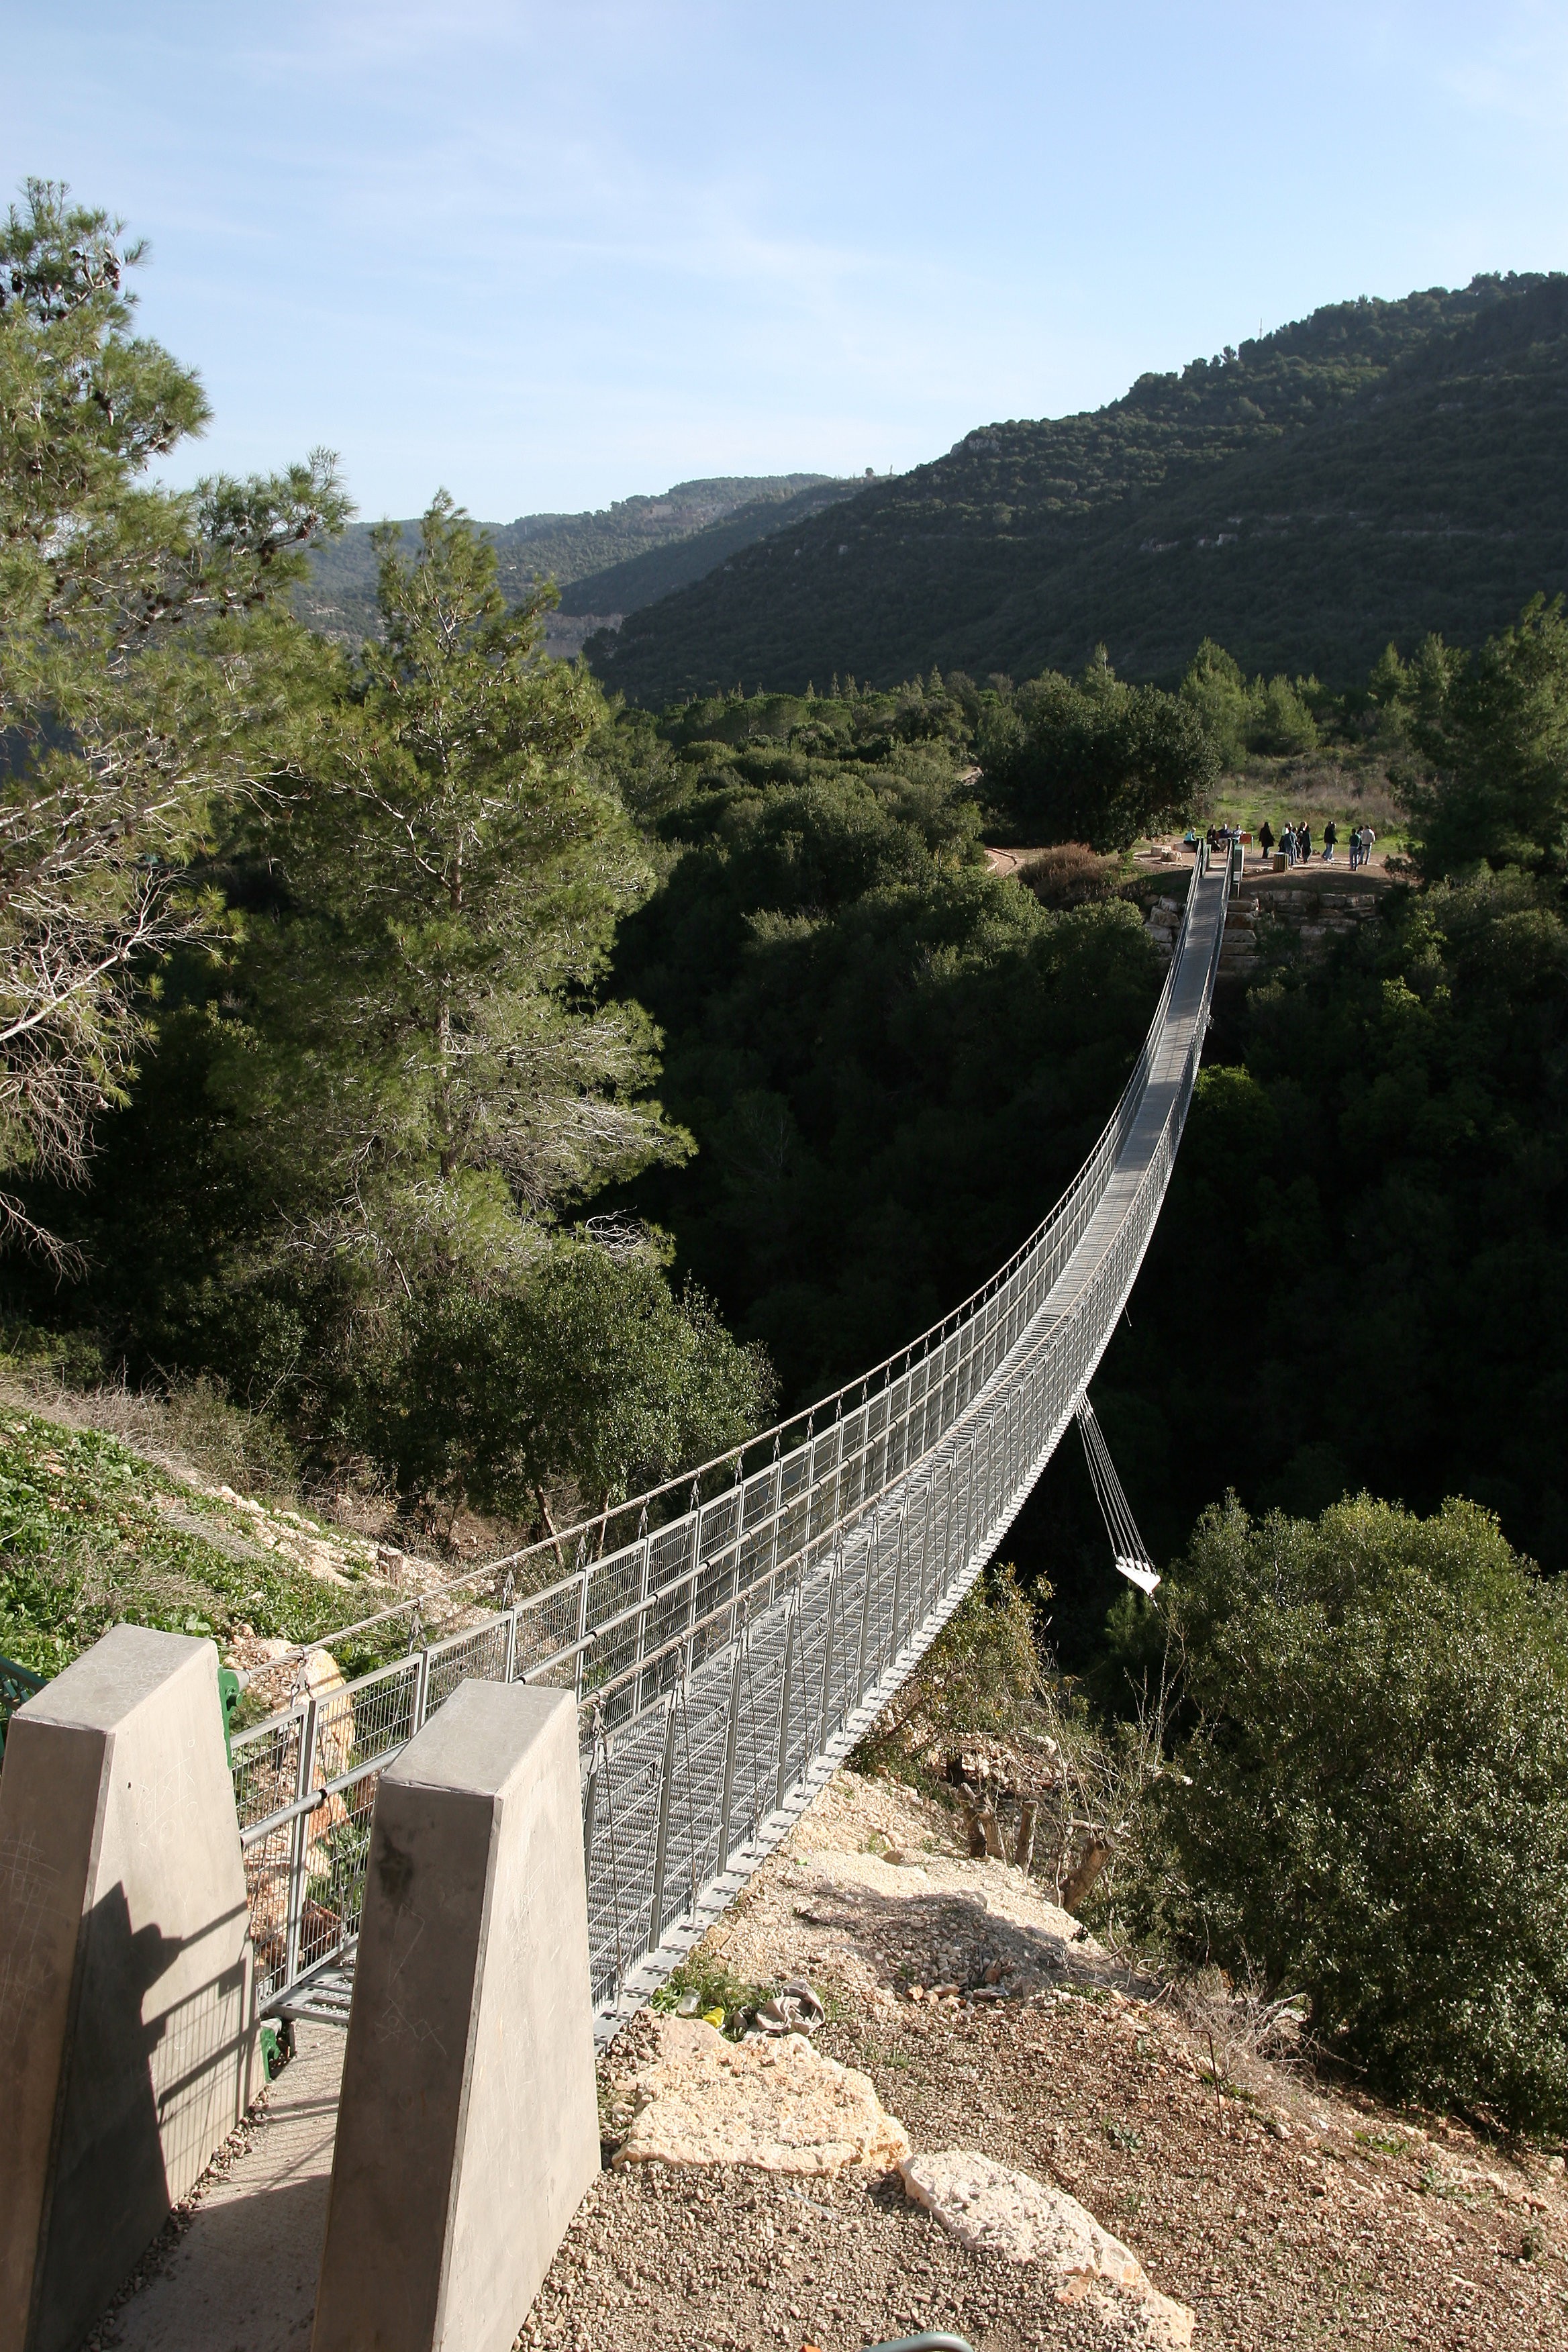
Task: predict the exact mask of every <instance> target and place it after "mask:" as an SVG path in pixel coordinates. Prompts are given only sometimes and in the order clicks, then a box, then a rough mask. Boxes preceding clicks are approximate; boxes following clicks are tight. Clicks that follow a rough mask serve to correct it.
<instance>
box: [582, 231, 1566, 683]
mask: <svg viewBox="0 0 1568 2352" xmlns="http://www.w3.org/2000/svg"><path fill="white" fill-rule="evenodd" d="M1565 461H1568V280H1565V279H1563V278H1561V277H1555V276H1554V277H1552V278H1537V277H1514V276H1510V277H1507V278H1498V277H1488V278H1476V279H1474V280H1473V281H1472V282H1471V284H1470V285H1469V286H1468V288H1466V289H1463V290H1462V291H1460V292H1454V293H1449V292H1446V291H1444V290H1443V289H1434V290H1433V291H1431V292H1428V293H1422V294H1412V295H1410V296H1408V297H1406V298H1405V299H1404V300H1402V301H1396V302H1381V301H1367V300H1363V301H1359V302H1351V303H1342V304H1339V305H1336V306H1334V307H1332V308H1330V309H1326V310H1319V311H1315V312H1314V313H1313V314H1312V316H1311V317H1310V318H1309V319H1307V320H1302V321H1300V323H1298V324H1296V325H1293V326H1289V327H1285V328H1281V329H1279V331H1277V332H1275V333H1273V334H1270V335H1268V336H1265V337H1264V338H1262V339H1261V340H1260V341H1247V342H1244V343H1243V344H1242V345H1241V347H1240V349H1239V351H1237V352H1230V351H1227V352H1226V353H1225V354H1223V355H1222V356H1221V357H1219V358H1217V359H1215V360H1212V361H1205V360H1196V361H1194V362H1193V363H1192V365H1191V366H1189V367H1187V368H1185V369H1184V370H1183V371H1182V373H1180V374H1179V375H1148V376H1143V377H1142V378H1141V379H1140V380H1139V382H1138V383H1135V384H1134V385H1133V387H1132V389H1131V391H1130V392H1129V393H1128V394H1126V395H1125V397H1124V398H1122V399H1121V400H1119V401H1115V402H1113V403H1111V404H1110V406H1108V407H1106V408H1104V409H1100V410H1098V411H1095V412H1094V413H1092V414H1088V415H1079V416H1072V417H1066V418H1060V419H1056V420H1047V421H1045V422H1041V423H1010V424H1001V425H990V426H987V427H984V428H983V429H981V430H978V431H976V432H973V433H972V434H970V435H968V436H967V437H966V438H965V439H964V440H963V441H962V442H960V443H959V444H958V446H957V447H956V448H954V449H953V450H952V451H951V452H950V453H949V455H948V456H947V457H942V458H939V459H937V460H935V461H934V462H933V463H932V464H930V465H926V466H921V467H916V468H915V470H914V471H913V472H912V473H910V474H907V475H903V476H900V478H898V479H896V480H894V481H890V482H887V483H878V484H876V485H874V486H872V487H870V488H867V489H865V490H862V491H861V492H860V494H859V495H858V497H857V498H856V499H854V500H853V501H852V502H851V503H850V504H849V505H847V506H846V507H843V508H841V509H837V510H836V511H835V512H834V513H832V514H830V515H826V516H822V517H819V518H818V519H817V520H816V521H815V522H813V523H809V524H807V525H805V526H804V527H803V528H802V529H801V530H799V531H797V532H791V533H790V534H789V535H788V538H787V541H786V540H784V539H773V540H771V541H764V542H762V543H760V544H757V545H755V546H753V547H752V548H750V549H748V550H747V551H744V552H743V553H742V554H740V555H738V556H737V557H736V558H735V559H734V561H733V564H732V567H731V569H730V570H727V571H721V572H714V573H711V574H710V576H709V577H708V578H707V579H705V580H703V581H701V582H700V583H698V584H697V585H696V586H694V587H692V588H689V589H687V590H685V591H683V592H682V593H679V594H677V595H675V596H672V597H669V598H668V599H666V600H664V601H662V602H661V603H660V604H658V605H657V606H649V607H647V608H645V609H644V610H643V611H642V612H641V613H640V614H637V616H636V617H635V618H633V619H628V621H627V623H626V625H625V626H624V627H623V629H622V630H621V631H620V633H619V634H618V635H602V636H600V637H599V638H597V639H595V640H594V641H592V643H591V646H590V648H589V658H590V660H591V661H592V662H593V663H594V665H595V667H596V668H597V669H598V671H599V672H600V674H601V675H602V676H603V677H604V678H605V682H606V684H607V685H610V686H613V687H615V688H618V689H619V690H620V691H622V692H624V693H625V694H626V695H627V696H628V697H629V698H632V699H634V700H637V701H640V702H644V703H647V704H649V705H657V704H658V703H661V702H664V701H667V700H668V699H670V698H674V697H676V696H678V695H682V694H690V693H696V692H708V691H711V690H713V689H715V688H728V687H731V686H733V685H734V684H735V683H736V682H737V681H741V682H743V683H744V684H745V685H746V686H747V687H748V688H750V687H752V686H753V685H754V684H756V683H757V682H759V681H762V682H764V683H766V684H767V685H769V686H776V687H783V688H794V689H795V690H798V689H800V688H804V687H805V684H806V683H807V681H808V680H815V681H816V684H817V686H818V687H819V688H820V687H821V686H823V685H824V684H825V683H826V681H827V680H828V679H829V678H830V677H832V676H833V675H834V674H835V673H837V674H838V675H840V676H842V675H844V674H846V673H848V674H852V675H854V676H856V677H862V678H869V679H871V680H872V681H873V682H874V683H885V684H891V683H894V682H896V681H897V680H898V679H899V678H900V677H910V676H911V675H916V674H924V673H925V672H926V671H927V670H929V668H930V667H931V665H932V664H933V663H935V664H936V665H938V666H939V667H942V669H944V670H945V669H947V668H950V667H955V668H960V669H963V670H966V671H969V672H971V673H972V674H973V675H974V676H975V677H986V676H987V675H989V674H990V673H992V672H993V671H1004V672H1006V673H1008V674H1010V675H1012V676H1014V677H1026V676H1030V675H1032V674H1034V673H1035V672H1036V671H1037V670H1039V669H1040V668H1042V667H1046V666H1047V665H1054V666H1058V667H1068V668H1077V667H1079V665H1080V664H1081V663H1082V662H1083V661H1084V660H1086V659H1087V658H1088V656H1089V653H1090V651H1091V650H1092V648H1093V646H1095V645H1096V644H1097V643H1104V644H1105V645H1106V646H1109V648H1110V653H1111V656H1112V658H1113V660H1114V661H1115V662H1116V664H1117V667H1119V668H1121V669H1122V670H1123V671H1125V672H1128V673H1130V674H1131V675H1132V676H1134V677H1162V676H1164V677H1174V676H1176V675H1178V674H1179V673H1180V671H1181V670H1182V669H1183V668H1184V666H1185V664H1186V663H1187V661H1188V660H1190V658H1191V656H1192V655H1193V653H1194V650H1195V648H1196V646H1197V645H1198V643H1199V642H1200V640H1201V639H1202V638H1204V637H1205V636H1214V637H1217V638H1219V639H1220V640H1221V641H1222V642H1224V643H1225V644H1226V645H1227V646H1229V647H1230V649H1231V651H1232V652H1233V653H1234V654H1235V655H1236V656H1237V657H1238V659H1240V660H1241V661H1242V662H1243V664H1244V665H1245V666H1246V667H1249V668H1259V669H1284V670H1288V671H1291V672H1312V671H1315V672H1316V673H1317V674H1318V675H1319V676H1320V677H1323V678H1324V679H1325V680H1326V681H1328V682H1329V683H1331V684H1333V685H1335V686H1338V687H1344V686H1348V685H1350V684H1352V683H1353V682H1354V680H1355V679H1356V678H1357V677H1360V676H1361V675H1363V674H1364V672H1365V670H1366V668H1367V667H1369V666H1370V664H1371V663H1372V661H1373V659H1374V658H1375V657H1376V655H1377V654H1378V652H1379V651H1380V650H1381V648H1382V646H1384V644H1386V643H1387V642H1388V640H1389V639H1390V638H1391V637H1392V638H1395V639H1397V640H1398V641H1399V642H1400V643H1401V644H1403V645H1405V646H1406V647H1408V646H1412V645H1414V643H1415V641H1416V640H1417V639H1418V638H1419V636H1420V635H1422V634H1423V633H1424V632H1425V631H1426V630H1427V629H1434V628H1435V629H1440V630H1442V631H1443V632H1444V633H1445V634H1447V635H1450V636H1454V637H1458V638H1461V639H1467V640H1470V639H1474V638H1476V637H1479V636H1480V635H1484V634H1485V633H1486V632H1487V631H1488V630H1490V629H1493V628H1497V627H1499V626H1500V625H1502V624H1503V622H1504V621H1506V619H1507V618H1508V616H1509V614H1510V613H1511V612H1513V611H1516V610H1517V609H1518V608H1519V606H1520V605H1521V604H1522V603H1523V602H1524V600H1525V598H1526V597H1527V596H1528V595H1529V594H1531V593H1532V592H1533V591H1535V590H1536V589H1539V588H1545V589H1548V590H1552V589H1554V588H1556V587H1559V586H1562V585H1563V584H1564V583H1568V552H1565V551H1568V463H1565Z"/></svg>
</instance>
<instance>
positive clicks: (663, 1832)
mask: <svg viewBox="0 0 1568 2352" xmlns="http://www.w3.org/2000/svg"><path fill="white" fill-rule="evenodd" d="M674 1778H675V1693H674V1692H673V1691H671V1692H670V1694H669V1696H668V1699H667V1700H666V1702H665V1717H664V1760H663V1762H662V1764H661V1766H660V1768H659V1776H658V1830H657V1831H656V1832H655V1834H654V1842H653V1909H652V1911H651V1912H650V1914H649V1916H648V1927H647V1948H648V1950H649V1951H650V1952H652V1951H656V1950H657V1949H658V1946H659V1944H660V1943H661V1942H662V1940H663V1937H664V1863H665V1856H666V1854H667V1853H668V1851H669V1785H670V1782H671V1781H672V1780H674Z"/></svg>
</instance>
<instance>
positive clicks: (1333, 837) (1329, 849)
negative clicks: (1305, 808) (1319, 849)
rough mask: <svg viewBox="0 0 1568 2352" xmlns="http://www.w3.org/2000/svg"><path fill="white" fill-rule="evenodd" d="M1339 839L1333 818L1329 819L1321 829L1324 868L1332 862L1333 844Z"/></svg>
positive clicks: (1337, 828)
mask: <svg viewBox="0 0 1568 2352" xmlns="http://www.w3.org/2000/svg"><path fill="white" fill-rule="evenodd" d="M1339 837H1340V834H1339V827H1338V826H1337V825H1336V824H1335V823H1334V821H1333V818H1332V817H1331V818H1330V819H1329V821H1328V823H1327V824H1326V825H1325V826H1324V827H1323V863H1324V865H1325V866H1331V865H1332V864H1333V862H1334V844H1335V842H1336V841H1338V839H1339Z"/></svg>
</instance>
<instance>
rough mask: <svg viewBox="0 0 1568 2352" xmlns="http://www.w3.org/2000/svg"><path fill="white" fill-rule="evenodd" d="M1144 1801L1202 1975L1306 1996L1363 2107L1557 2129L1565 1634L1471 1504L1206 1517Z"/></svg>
mask: <svg viewBox="0 0 1568 2352" xmlns="http://www.w3.org/2000/svg"><path fill="white" fill-rule="evenodd" d="M1170 1607H1171V1612H1172V1619H1173V1625H1174V1627H1175V1629H1176V1631H1177V1633H1178V1635H1179V1638H1180V1640H1181V1642H1182V1643H1183V1645H1184V1650H1185V1654H1186V1674H1187V1693H1188V1696H1189V1699H1190V1701H1191V1702H1192V1703H1193V1705H1194V1708H1195V1712H1196V1727H1195V1729H1194V1730H1193V1732H1192V1734H1191V1736H1190V1738H1189V1739H1188V1741H1187V1743H1186V1745H1185V1748H1184V1752H1183V1756H1182V1759H1181V1761H1182V1764H1183V1766H1184V1773H1185V1775H1186V1776H1187V1785H1183V1783H1182V1781H1181V1780H1178V1779H1176V1778H1175V1777H1174V1776H1167V1777H1166V1778H1165V1779H1164V1780H1162V1782H1161V1783H1160V1793H1159V1798H1158V1801H1159V1803H1160V1805H1161V1808H1162V1810H1163V1813H1164V1817H1165V1824H1166V1827H1167V1830H1168V1832H1169V1834H1170V1838H1171V1842H1172V1852H1173V1858H1174V1862H1175V1864H1176V1875H1175V1879H1174V1882H1173V1886H1171V1887H1170V1888H1168V1889H1167V1894H1166V1902H1167V1919H1168V1921H1169V1923H1170V1924H1171V1925H1172V1926H1173V1928H1174V1930H1175V1934H1176V1937H1177V1939H1178V1942H1179V1943H1180V1944H1182V1945H1183V1946H1184V1948H1185V1949H1186V1952H1187V1955H1188V1957H1189V1958H1194V1959H1208V1960H1215V1961H1218V1962H1219V1963H1220V1964H1221V1965H1222V1966H1224V1967H1226V1968H1227V1969H1231V1970H1233V1971H1235V1972H1236V1973H1237V1974H1247V1975H1253V1974H1257V1975H1260V1976H1261V1978H1262V1979H1263V1981H1264V1982H1265V1984H1266V1985H1267V1987H1268V1990H1270V1992H1272V1993H1275V1994H1278V1993H1280V1992H1284V1991H1292V1992H1300V1993H1304V1994H1305V1995H1306V1996H1307V1997H1308V1999H1309V2000H1310V2005H1311V2012H1312V2021H1313V2024H1314V2027H1315V2029H1316V2031H1317V2032H1319V2033H1320V2034H1321V2036H1323V2037H1324V2038H1325V2039H1327V2040H1328V2041H1329V2042H1331V2046H1333V2047H1335V2048H1337V2049H1338V2050H1340V2051H1342V2053H1344V2054H1345V2055H1346V2056H1347V2057H1349V2058H1350V2059H1352V2061H1353V2062H1355V2063H1359V2064H1360V2065H1361V2066H1362V2067H1363V2068H1364V2070H1365V2072H1366V2074H1367V2075H1368V2077H1369V2078H1370V2079H1371V2080H1372V2081H1373V2083H1374V2084H1375V2085H1376V2086H1377V2087H1378V2088H1379V2089H1380V2090H1382V2091H1384V2092H1385V2093H1387V2094H1389V2095H1394V2096H1395V2097H1401V2098H1420V2099H1426V2100H1433V2101H1436V2102H1440V2103H1450V2104H1455V2105H1459V2106H1462V2107H1466V2108H1469V2109H1484V2110H1488V2111H1489V2112H1491V2113H1492V2114H1494V2115H1496V2116H1500V2118H1501V2119H1502V2120H1503V2121H1504V2122H1506V2123H1507V2124H1508V2125H1510V2126H1513V2127H1528V2128H1538V2129H1552V2130H1562V2129H1563V2128H1564V2127H1565V2126H1568V1939H1565V1938H1564V1936H1563V1916H1564V1908H1565V1906H1568V1611H1565V1609H1564V1606H1563V1595H1562V1593H1561V1592H1560V1591H1558V1590H1557V1589H1556V1588H1554V1587H1553V1586H1552V1585H1551V1584H1549V1583H1547V1582H1545V1581H1544V1580H1542V1578H1541V1577H1540V1576H1539V1574H1538V1573H1537V1571H1536V1570H1534V1569H1533V1568H1532V1567H1531V1564H1530V1563H1529V1562H1527V1561H1525V1560H1522V1559H1520V1558H1519V1557H1518V1556H1517V1555H1516V1554H1515V1553H1514V1552H1513V1551H1512V1550H1510V1547H1509V1546H1508V1544H1507V1543H1506V1542H1505V1541H1504V1539H1503V1538H1502V1536H1501V1534H1500V1531H1499V1528H1498V1526H1497V1522H1496V1521H1495V1519H1493V1518H1492V1517H1490V1516H1489V1514H1488V1513H1486V1512H1484V1511H1482V1510H1479V1509H1478V1508H1477V1507H1475V1506H1474V1505H1472V1504H1469V1503H1463V1502H1448V1503H1447V1504H1445V1505H1444V1507H1443V1508H1442V1510H1441V1511H1440V1512H1439V1513H1438V1514H1437V1515H1436V1517H1432V1518H1428V1519H1420V1518H1417V1517H1413V1516H1411V1515H1410V1514H1408V1513H1406V1512H1405V1511H1403V1510H1401V1509H1399V1508H1397V1507H1394V1506H1393V1505H1390V1504H1386V1503H1379V1502H1374V1501H1373V1500H1372V1499H1371V1498H1370V1497H1368V1496H1364V1495H1363V1496H1360V1497H1359V1498H1357V1499H1355V1500H1353V1501H1345V1502H1342V1503H1339V1504H1336V1505H1335V1506H1334V1507H1332V1508H1331V1509H1329V1510H1326V1511H1324V1512H1323V1514H1322V1515H1321V1517H1320V1518H1319V1519H1317V1520H1316V1521H1305V1520H1291V1519H1287V1518H1285V1517H1282V1516H1280V1515H1279V1514H1270V1515H1269V1516H1268V1517H1267V1518H1265V1519H1263V1520H1261V1521H1254V1520H1251V1519H1249V1518H1248V1517H1247V1514H1246V1513H1245V1512H1244V1511H1243V1510H1242V1509H1240V1507H1238V1506H1237V1504H1236V1503H1235V1501H1234V1499H1232V1501H1231V1502H1230V1503H1228V1504H1227V1506H1226V1507H1225V1508H1223V1509H1215V1510H1211V1511H1210V1512H1208V1513H1207V1514H1205V1517H1204V1518H1203V1519H1202V1520H1201V1521H1200V1523H1199V1526H1198V1528H1197V1531H1196V1534H1195V1536H1194V1541H1193V1544H1192V1547H1191V1549H1190V1552H1189V1555H1188V1558H1187V1560H1186V1562H1185V1564H1184V1568H1183V1569H1182V1570H1180V1571H1179V1572H1178V1575H1177V1577H1176V1579H1175V1580H1173V1586H1172V1588H1170Z"/></svg>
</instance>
